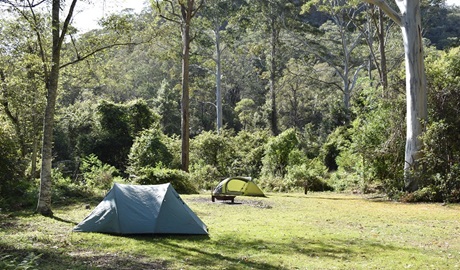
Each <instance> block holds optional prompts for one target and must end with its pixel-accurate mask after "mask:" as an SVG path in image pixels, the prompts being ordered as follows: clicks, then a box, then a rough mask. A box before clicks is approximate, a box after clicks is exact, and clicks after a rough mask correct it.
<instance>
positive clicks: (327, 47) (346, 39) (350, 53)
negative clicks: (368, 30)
mask: <svg viewBox="0 0 460 270" xmlns="http://www.w3.org/2000/svg"><path fill="white" fill-rule="evenodd" d="M312 5H316V7H317V8H318V10H320V11H323V12H326V13H327V14H329V15H330V18H331V20H330V21H328V22H326V23H324V24H323V25H322V26H321V27H320V30H321V31H322V33H323V35H322V37H318V35H314V36H310V40H308V41H307V40H303V44H304V45H305V48H306V49H307V50H308V52H309V53H311V54H314V55H315V56H316V57H317V58H318V59H319V60H320V61H322V62H325V63H327V64H328V65H329V66H330V67H331V68H332V69H334V71H335V74H336V75H338V76H339V80H340V81H339V82H337V83H336V82H334V81H326V83H327V84H329V85H335V86H336V87H337V88H338V89H339V90H340V91H341V92H342V94H343V108H344V111H345V112H346V116H347V118H349V109H350V101H351V97H352V93H353V90H354V89H355V86H356V82H357V80H358V75H359V72H360V70H361V69H362V68H364V67H365V63H364V61H363V60H362V59H363V57H361V56H359V55H358V48H359V46H360V45H361V44H362V43H363V41H364V39H363V33H362V32H359V31H356V28H355V25H354V23H355V22H356V20H357V17H358V16H360V14H361V13H362V10H363V6H364V5H363V4H361V5H358V6H355V5H353V4H352V3H348V2H345V1H321V0H314V1H311V2H309V3H308V4H307V5H305V6H304V10H305V11H309V10H310V8H311V7H312Z"/></svg>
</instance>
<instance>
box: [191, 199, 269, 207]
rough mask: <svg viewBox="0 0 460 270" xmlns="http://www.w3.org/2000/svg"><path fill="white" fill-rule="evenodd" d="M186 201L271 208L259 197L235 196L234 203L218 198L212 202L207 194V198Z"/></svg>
mask: <svg viewBox="0 0 460 270" xmlns="http://www.w3.org/2000/svg"><path fill="white" fill-rule="evenodd" d="M188 201H191V202H197V203H209V204H213V203H220V204H228V205H234V206H238V205H249V206H252V207H257V208H263V209H271V208H273V206H272V205H271V204H270V203H269V202H268V201H265V199H260V200H257V199H243V198H242V197H236V198H235V203H231V202H229V201H218V200H217V201H216V202H212V201H211V196H209V198H204V197H200V198H193V199H189V200H188Z"/></svg>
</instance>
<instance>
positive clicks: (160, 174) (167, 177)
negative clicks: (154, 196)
mask: <svg viewBox="0 0 460 270" xmlns="http://www.w3.org/2000/svg"><path fill="white" fill-rule="evenodd" d="M134 181H135V182H136V183H138V184H141V185H158V184H165V183H171V184H172V186H173V187H174V189H175V190H176V191H177V192H178V193H182V194H193V193H198V191H197V188H196V187H195V186H194V185H192V184H191V182H190V176H189V174H188V173H186V172H184V171H181V170H173V169H165V168H154V167H144V168H142V169H141V170H140V171H139V175H138V176H137V177H136V178H134Z"/></svg>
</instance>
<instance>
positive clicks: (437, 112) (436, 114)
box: [417, 47, 460, 202]
mask: <svg viewBox="0 0 460 270" xmlns="http://www.w3.org/2000/svg"><path fill="white" fill-rule="evenodd" d="M426 66H427V68H426V69H427V81H428V83H429V89H430V91H429V95H428V108H429V115H430V118H429V120H430V122H428V123H427V125H426V131H425V133H424V134H423V136H422V137H421V140H422V142H423V149H422V158H421V160H420V166H419V167H420V168H422V172H421V173H419V174H418V175H417V176H418V177H419V183H420V189H421V190H423V189H425V190H426V189H428V188H429V189H430V190H431V191H432V192H436V193H437V196H430V197H429V198H432V199H433V198H435V199H436V201H448V202H460V180H459V179H460V165H459V164H460V145H459V144H458V141H459V138H460V137H459V134H460V118H459V117H458V116H459V115H460V107H459V104H460V47H457V48H453V49H451V50H449V51H446V52H441V51H436V52H432V53H431V54H429V56H428V57H427V61H426ZM432 187H436V188H432ZM419 197H421V196H419ZM425 198H426V196H425Z"/></svg>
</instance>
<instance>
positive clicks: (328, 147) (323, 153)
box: [320, 126, 350, 171]
mask: <svg viewBox="0 0 460 270" xmlns="http://www.w3.org/2000/svg"><path fill="white" fill-rule="evenodd" d="M349 145H350V135H349V133H348V130H347V128H346V127H344V126H340V127H338V128H336V129H335V130H334V132H332V133H331V134H329V136H328V137H327V140H326V142H325V143H324V145H323V146H322V148H321V150H320V158H321V159H322V160H323V162H324V165H326V167H327V168H328V170H329V171H335V170H337V169H338V165H337V160H336V159H337V157H338V156H339V155H340V152H341V151H342V150H344V149H346V148H348V147H349Z"/></svg>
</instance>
